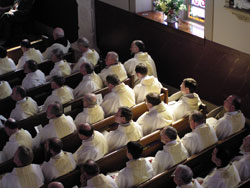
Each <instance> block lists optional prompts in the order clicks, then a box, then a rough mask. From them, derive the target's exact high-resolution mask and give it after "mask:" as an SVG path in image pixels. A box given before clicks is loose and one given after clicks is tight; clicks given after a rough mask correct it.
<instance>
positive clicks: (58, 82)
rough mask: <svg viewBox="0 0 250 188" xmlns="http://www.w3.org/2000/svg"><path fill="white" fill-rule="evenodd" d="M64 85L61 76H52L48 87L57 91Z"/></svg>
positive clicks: (63, 79)
mask: <svg viewBox="0 0 250 188" xmlns="http://www.w3.org/2000/svg"><path fill="white" fill-rule="evenodd" d="M64 83H65V78H64V77H63V76H57V75H55V76H53V77H52V81H51V83H50V86H51V88H52V89H57V88H60V87H62V86H63V85H64Z"/></svg>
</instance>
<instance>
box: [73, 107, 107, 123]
mask: <svg viewBox="0 0 250 188" xmlns="http://www.w3.org/2000/svg"><path fill="white" fill-rule="evenodd" d="M103 119H104V111H103V109H102V107H101V106H99V105H95V106H93V107H91V108H83V111H82V112H81V113H79V114H77V116H76V118H75V124H76V125H80V124H82V123H89V124H93V123H96V122H98V121H101V120H103Z"/></svg>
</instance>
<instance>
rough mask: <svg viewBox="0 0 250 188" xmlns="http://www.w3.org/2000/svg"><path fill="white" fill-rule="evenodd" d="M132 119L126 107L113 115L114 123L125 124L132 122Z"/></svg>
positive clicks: (130, 112)
mask: <svg viewBox="0 0 250 188" xmlns="http://www.w3.org/2000/svg"><path fill="white" fill-rule="evenodd" d="M132 117H133V113H132V111H131V110H130V109H129V108H128V107H125V106H124V107H120V108H119V110H118V112H117V113H116V114H115V122H116V123H120V124H125V123H128V122H129V121H130V120H132Z"/></svg>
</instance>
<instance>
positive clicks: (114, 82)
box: [106, 74, 121, 90]
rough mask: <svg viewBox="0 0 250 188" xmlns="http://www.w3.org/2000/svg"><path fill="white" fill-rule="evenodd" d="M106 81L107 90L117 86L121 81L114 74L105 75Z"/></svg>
mask: <svg viewBox="0 0 250 188" xmlns="http://www.w3.org/2000/svg"><path fill="white" fill-rule="evenodd" d="M106 81H107V83H108V88H109V90H112V89H113V88H114V87H115V86H118V85H119V84H120V83H121V81H120V79H119V77H118V76H117V75H116V74H109V75H108V76H107V77H106Z"/></svg>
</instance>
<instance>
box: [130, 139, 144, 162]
mask: <svg viewBox="0 0 250 188" xmlns="http://www.w3.org/2000/svg"><path fill="white" fill-rule="evenodd" d="M142 152H143V147H142V145H141V144H139V143H138V142H134V141H130V142H128V143H127V157H128V159H129V160H132V159H134V160H135V159H139V158H140V157H141V154H142Z"/></svg>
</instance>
